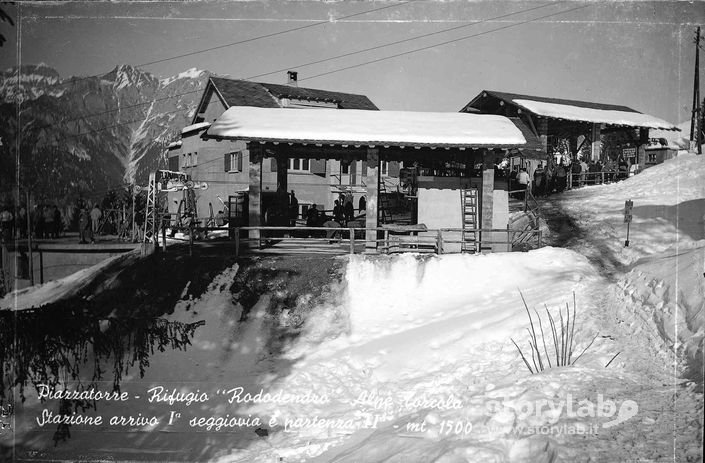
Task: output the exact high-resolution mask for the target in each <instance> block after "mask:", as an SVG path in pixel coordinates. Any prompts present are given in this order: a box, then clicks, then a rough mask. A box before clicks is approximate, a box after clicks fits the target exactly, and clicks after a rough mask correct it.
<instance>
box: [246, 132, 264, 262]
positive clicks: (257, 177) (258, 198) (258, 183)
mask: <svg viewBox="0 0 705 463" xmlns="http://www.w3.org/2000/svg"><path fill="white" fill-rule="evenodd" d="M247 148H248V149H249V151H250V170H249V174H250V175H249V180H250V187H249V211H248V214H249V226H250V227H260V226H262V159H263V153H262V148H261V147H260V145H259V143H248V144H247ZM249 233H250V238H251V239H254V240H256V242H257V247H258V248H260V247H261V243H260V241H259V240H260V237H261V231H260V230H250V232H249Z"/></svg>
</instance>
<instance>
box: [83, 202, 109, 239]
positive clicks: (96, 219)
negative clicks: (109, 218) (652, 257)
mask: <svg viewBox="0 0 705 463" xmlns="http://www.w3.org/2000/svg"><path fill="white" fill-rule="evenodd" d="M101 217H103V211H101V210H100V208H99V207H98V205H97V204H96V205H94V206H93V208H92V209H91V210H90V211H89V210H88V208H87V207H82V208H81V210H80V212H79V213H78V236H79V241H78V243H79V244H87V243H88V242H90V243H95V240H96V236H97V235H98V232H99V231H100V219H101Z"/></svg>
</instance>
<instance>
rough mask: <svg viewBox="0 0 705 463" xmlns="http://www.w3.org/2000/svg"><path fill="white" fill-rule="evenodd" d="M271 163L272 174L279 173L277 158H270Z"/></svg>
mask: <svg viewBox="0 0 705 463" xmlns="http://www.w3.org/2000/svg"><path fill="white" fill-rule="evenodd" d="M270 161H271V165H272V168H271V172H276V171H277V158H270Z"/></svg>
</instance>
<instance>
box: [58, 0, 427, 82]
mask: <svg viewBox="0 0 705 463" xmlns="http://www.w3.org/2000/svg"><path fill="white" fill-rule="evenodd" d="M415 1H417V0H408V1H404V2H400V3H398V4H393V5H387V6H382V7H379V8H373V9H371V10H365V11H361V12H359V13H353V14H349V15H345V16H340V17H338V18H330V19H327V20H325V21H318V22H315V23H313V24H307V25H305V26H299V27H294V28H291V29H286V30H283V31H278V32H272V33H270V34H264V35H258V36H256V37H251V38H249V39H243V40H238V41H236V42H230V43H226V44H223V45H217V46H214V47H209V48H204V49H201V50H196V51H192V52H188V53H182V54H179V55H174V56H170V57H168V58H162V59H158V60H154V61H147V62H145V63H141V64H137V65H135V66H134V67H145V66H151V65H153V64H158V63H164V62H166V61H171V60H175V59H179V58H185V57H187V56H193V55H198V54H201V53H207V52H209V51H213V50H220V49H223V48H228V47H233V46H236V45H242V44H245V43H251V42H255V41H257V40H262V39H267V38H271V37H277V36H279V35H284V34H288V33H290V32H297V31H301V30H304V29H310V28H312V27H318V26H323V25H325V24H329V23H331V22H335V21H341V20H343V19H349V18H354V17H356V16H362V15H365V14H368V13H374V12H376V11H382V10H386V9H389V8H396V7H399V6H404V5H406V4H409V3H413V2H415ZM108 72H110V71H108ZM105 74H107V73H103V74H96V75H93V76H87V77H79V78H75V79H71V80H70V81H69V82H70V83H76V82H80V81H83V80H86V79H92V78H95V77H100V76H102V75H105ZM65 83H66V82H62V83H60V84H55V85H57V86H58V85H63V84H65Z"/></svg>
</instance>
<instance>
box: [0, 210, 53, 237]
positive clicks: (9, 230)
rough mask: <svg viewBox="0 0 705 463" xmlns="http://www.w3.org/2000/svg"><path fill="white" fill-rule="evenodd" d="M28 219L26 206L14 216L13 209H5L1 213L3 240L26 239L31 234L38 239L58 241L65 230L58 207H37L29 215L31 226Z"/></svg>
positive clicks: (0, 229) (0, 227) (0, 225)
mask: <svg viewBox="0 0 705 463" xmlns="http://www.w3.org/2000/svg"><path fill="white" fill-rule="evenodd" d="M27 219H28V217H27V209H25V208H24V206H22V207H20V208H19V209H17V210H16V211H15V213H14V214H13V212H12V208H10V207H4V208H3V210H2V212H0V235H1V237H2V240H3V241H10V240H12V239H13V238H17V239H25V238H27V237H28V236H29V234H30V233H31V234H32V236H33V237H34V238H37V239H56V238H59V237H60V236H61V234H62V233H63V231H64V229H65V226H64V220H63V215H62V214H61V211H60V210H59V207H58V206H56V205H53V206H52V205H48V204H47V205H41V204H40V205H37V206H35V207H34V209H33V210H32V212H31V213H30V215H29V222H30V223H29V224H27Z"/></svg>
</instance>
